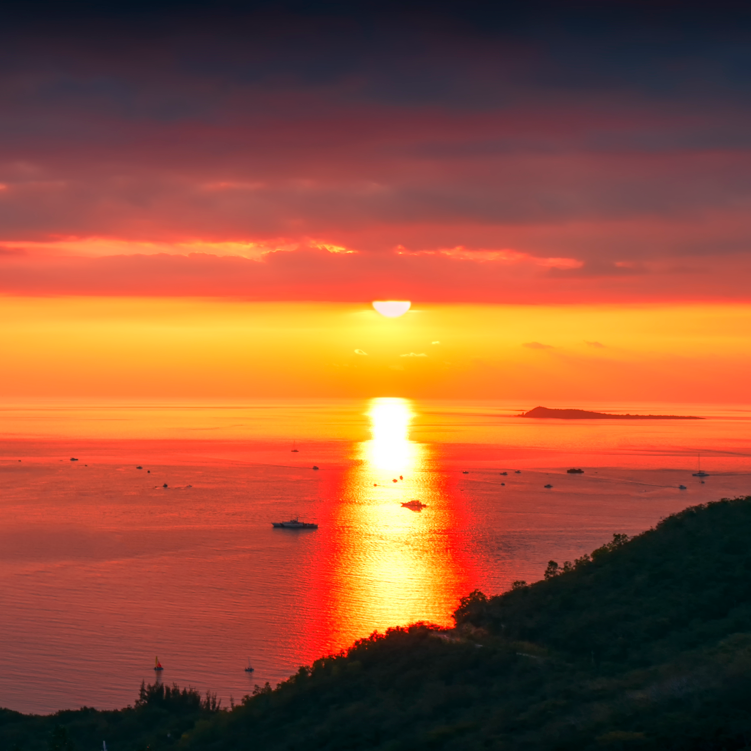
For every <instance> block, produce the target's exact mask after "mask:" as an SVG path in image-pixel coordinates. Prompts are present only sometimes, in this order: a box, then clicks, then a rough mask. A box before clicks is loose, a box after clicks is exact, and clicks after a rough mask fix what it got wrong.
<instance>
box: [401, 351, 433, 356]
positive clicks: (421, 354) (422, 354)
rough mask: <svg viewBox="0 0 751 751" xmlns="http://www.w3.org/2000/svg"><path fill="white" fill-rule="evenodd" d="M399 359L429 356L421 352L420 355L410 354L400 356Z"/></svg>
mask: <svg viewBox="0 0 751 751" xmlns="http://www.w3.org/2000/svg"><path fill="white" fill-rule="evenodd" d="M399 357H427V355H426V354H425V353H424V352H420V353H419V354H418V353H417V352H410V353H409V354H406V355H399Z"/></svg>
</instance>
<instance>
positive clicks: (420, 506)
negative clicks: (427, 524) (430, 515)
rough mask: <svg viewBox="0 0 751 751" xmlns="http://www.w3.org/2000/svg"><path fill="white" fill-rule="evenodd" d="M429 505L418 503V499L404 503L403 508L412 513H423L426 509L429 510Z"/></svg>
mask: <svg viewBox="0 0 751 751" xmlns="http://www.w3.org/2000/svg"><path fill="white" fill-rule="evenodd" d="M427 505H428V504H427V503H423V502H422V501H418V500H417V499H416V498H415V499H414V500H412V501H407V502H406V503H402V506H404V508H408V509H411V510H412V511H422V510H423V509H424V508H427Z"/></svg>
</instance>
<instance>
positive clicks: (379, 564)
mask: <svg viewBox="0 0 751 751" xmlns="http://www.w3.org/2000/svg"><path fill="white" fill-rule="evenodd" d="M366 414H367V416H368V418H369V420H370V430H371V439H370V440H369V441H364V442H363V443H360V444H359V445H357V447H356V456H355V458H356V459H357V460H359V461H358V462H357V464H355V466H352V467H350V468H348V469H347V470H346V471H345V472H344V473H343V474H342V475H341V476H340V480H339V483H340V484H339V485H338V486H337V487H335V488H332V491H333V492H334V493H335V494H336V495H335V496H333V497H332V504H334V505H333V507H332V513H331V521H330V523H331V524H332V528H333V530H335V531H334V532H333V535H332V537H331V539H330V543H331V549H330V550H329V551H328V553H329V555H328V556H327V557H328V559H329V561H330V565H329V567H328V576H329V577H330V579H329V581H328V582H326V583H325V586H324V588H323V591H324V592H325V597H326V598H327V599H328V607H327V608H326V610H327V611H328V616H329V619H328V633H329V636H328V638H329V640H330V642H329V643H330V646H331V647H333V648H341V647H344V646H347V645H348V644H350V643H351V642H352V641H353V640H354V639H357V638H360V637H363V636H366V635H368V634H370V633H371V632H372V631H374V630H379V631H384V630H385V629H387V628H389V627H391V626H397V625H406V624H409V623H412V622H415V621H418V620H429V621H433V622H439V623H442V624H446V623H448V622H449V621H450V617H449V616H450V613H451V612H452V611H453V609H454V608H455V607H456V604H457V601H458V598H459V597H460V596H461V595H463V594H466V592H465V591H464V590H465V589H466V587H467V586H468V584H469V582H468V580H467V577H466V571H465V566H464V565H463V563H462V562H461V560H460V559H459V558H458V557H457V552H458V551H457V550H456V547H455V546H454V545H453V544H452V539H453V537H454V535H455V534H456V532H457V528H458V527H460V526H461V525H460V524H458V519H457V515H458V509H457V504H456V500H455V498H454V497H453V494H452V492H451V489H450V487H449V486H448V481H447V479H446V476H445V475H443V474H442V473H439V472H436V471H434V470H433V469H432V468H431V467H430V466H429V465H430V464H431V461H430V451H431V448H430V445H429V444H422V443H418V442H416V441H413V440H412V439H411V438H410V425H411V423H412V421H413V419H414V418H415V417H416V416H417V415H416V414H415V411H414V409H413V406H412V403H411V402H410V401H409V400H406V399H397V398H379V399H373V400H371V401H370V403H369V408H368V411H367V413H366ZM412 499H419V500H421V501H422V502H423V503H425V504H427V506H426V508H425V509H424V510H423V511H421V512H419V511H418V512H415V511H412V510H410V509H408V508H405V507H403V506H402V505H401V504H402V503H403V502H405V501H409V500H412Z"/></svg>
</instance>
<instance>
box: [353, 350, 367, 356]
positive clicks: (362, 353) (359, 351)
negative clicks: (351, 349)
mask: <svg viewBox="0 0 751 751" xmlns="http://www.w3.org/2000/svg"><path fill="white" fill-rule="evenodd" d="M355 354H356V355H363V356H364V357H367V356H368V353H367V352H363V351H362V350H361V349H356V350H355Z"/></svg>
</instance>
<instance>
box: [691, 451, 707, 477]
mask: <svg viewBox="0 0 751 751" xmlns="http://www.w3.org/2000/svg"><path fill="white" fill-rule="evenodd" d="M693 476H694V477H709V472H704V471H703V470H702V468H701V454H699V471H698V472H694V474H693Z"/></svg>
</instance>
